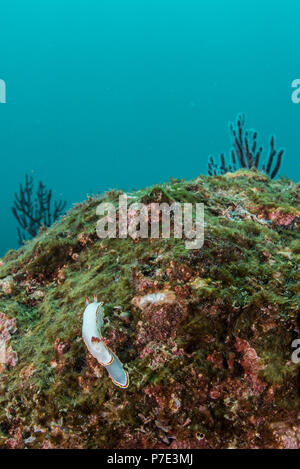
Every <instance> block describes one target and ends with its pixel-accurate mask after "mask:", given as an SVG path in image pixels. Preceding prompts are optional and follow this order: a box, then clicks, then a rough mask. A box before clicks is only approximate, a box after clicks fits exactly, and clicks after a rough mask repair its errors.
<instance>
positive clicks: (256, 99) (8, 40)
mask: <svg viewBox="0 0 300 469" xmlns="http://www.w3.org/2000/svg"><path fill="white" fill-rule="evenodd" d="M299 23H300V3H299V1H298V0H287V1H285V2H282V1H276V0H273V1H268V0H260V1H258V0H251V1H249V0H244V1H241V0H227V1H225V0H209V1H204V0H194V1H192V0H184V1H183V0H181V1H178V0H148V1H145V0H128V1H125V0H94V1H92V0H72V1H71V0H65V1H62V0H51V1H50V0H44V1H41V0H27V1H24V0H0V79H3V80H5V82H6V86H7V102H6V104H0V124H1V134H0V135H1V146H0V155H1V185H0V196H1V218H2V223H1V227H2V229H1V239H0V255H3V254H4V253H5V252H6V251H7V249H9V248H15V247H17V236H16V226H17V224H16V222H15V220H14V218H13V215H12V213H11V208H10V207H11V205H12V202H13V193H14V191H15V190H17V189H18V184H19V183H20V182H22V181H23V179H24V174H25V173H26V172H28V173H32V174H33V175H34V177H35V178H36V180H38V179H42V180H43V181H44V182H45V183H46V184H47V185H48V186H49V187H51V188H52V189H53V191H54V195H55V196H56V197H57V198H60V197H61V198H63V199H67V200H68V206H69V207H70V206H71V205H72V203H75V202H78V201H81V200H83V199H84V198H85V197H86V195H87V194H93V193H99V192H102V191H105V190H107V189H110V188H113V187H119V188H122V189H128V190H130V189H133V188H139V187H143V186H146V185H150V184H153V183H158V182H161V181H164V180H168V179H169V177H170V176H172V177H178V178H183V177H185V178H193V177H195V176H197V175H198V174H200V173H207V157H208V155H210V154H214V155H217V154H219V153H220V152H222V151H227V150H228V149H229V143H230V141H229V135H228V126H227V124H228V121H230V120H234V119H235V117H236V114H237V113H238V112H246V114H247V122H248V124H249V126H250V127H254V128H256V129H257V130H258V131H259V132H260V140H261V142H262V143H263V144H264V145H265V146H266V145H267V142H268V136H269V135H270V134H272V133H274V134H275V136H276V139H277V143H278V146H283V147H284V148H286V155H285V158H284V162H283V165H282V168H281V171H280V174H281V175H287V176H288V177H290V178H292V179H294V180H295V181H299V179H300V177H299V176H300V165H299V163H300V162H299V152H300V104H293V103H292V100H291V94H292V91H293V90H292V88H291V83H292V81H293V80H294V79H297V78H300V65H299V64H300V61H299V55H300V53H299Z"/></svg>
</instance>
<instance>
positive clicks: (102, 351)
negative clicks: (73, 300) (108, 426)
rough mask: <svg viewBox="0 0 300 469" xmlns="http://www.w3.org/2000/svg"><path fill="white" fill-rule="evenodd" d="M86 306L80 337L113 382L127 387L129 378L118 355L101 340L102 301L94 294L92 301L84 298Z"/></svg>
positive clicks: (121, 386)
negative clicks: (99, 301)
mask: <svg viewBox="0 0 300 469" xmlns="http://www.w3.org/2000/svg"><path fill="white" fill-rule="evenodd" d="M86 304H87V306H86V308H85V311H84V313H83V322H82V338H83V340H84V342H85V345H86V346H87V348H88V350H89V352H90V354H91V355H93V357H95V358H96V360H97V361H98V362H99V363H100V364H101V365H103V366H104V367H105V368H106V370H107V371H108V374H109V376H110V377H111V379H112V381H113V383H114V384H115V385H116V386H119V387H120V388H127V387H128V385H129V378H128V373H127V371H125V370H124V368H123V365H122V363H121V362H120V360H119V359H118V357H117V356H116V355H115V354H114V353H113V352H112V351H111V350H110V349H109V347H108V346H107V345H106V344H105V342H104V341H103V337H102V334H101V328H102V324H103V307H102V305H103V303H98V301H97V297H96V296H94V302H93V303H89V302H88V299H87V300H86Z"/></svg>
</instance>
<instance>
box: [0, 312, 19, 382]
mask: <svg viewBox="0 0 300 469" xmlns="http://www.w3.org/2000/svg"><path fill="white" fill-rule="evenodd" d="M16 330H17V326H16V322H15V320H14V319H9V318H8V317H7V316H5V314H3V313H1V312H0V373H3V371H4V370H5V368H6V366H7V365H8V366H12V367H13V366H15V365H16V364H17V361H18V356H17V353H16V352H14V351H13V350H12V348H11V346H8V343H9V340H10V338H11V334H13V333H14V332H16Z"/></svg>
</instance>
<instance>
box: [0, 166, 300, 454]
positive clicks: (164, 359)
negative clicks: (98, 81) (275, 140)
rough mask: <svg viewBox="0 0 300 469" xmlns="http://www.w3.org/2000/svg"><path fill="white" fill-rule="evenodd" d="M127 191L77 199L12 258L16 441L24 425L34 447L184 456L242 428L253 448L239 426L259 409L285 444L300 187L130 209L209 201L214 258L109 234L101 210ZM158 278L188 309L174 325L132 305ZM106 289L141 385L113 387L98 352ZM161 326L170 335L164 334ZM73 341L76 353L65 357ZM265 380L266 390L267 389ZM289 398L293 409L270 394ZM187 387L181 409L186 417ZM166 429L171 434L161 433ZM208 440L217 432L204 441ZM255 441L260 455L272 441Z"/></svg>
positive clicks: (156, 193)
mask: <svg viewBox="0 0 300 469" xmlns="http://www.w3.org/2000/svg"><path fill="white" fill-rule="evenodd" d="M121 194H122V192H120V191H110V192H108V193H106V194H104V195H103V196H101V197H100V196H99V197H98V196H97V197H95V198H89V199H88V200H87V201H85V202H84V203H82V204H79V205H76V206H75V207H74V208H73V209H72V210H70V212H69V213H67V214H66V215H65V217H63V218H62V220H61V221H60V222H58V223H55V224H54V225H53V226H52V227H51V228H50V229H48V230H47V231H44V232H41V233H40V234H39V235H38V236H37V237H36V238H35V239H33V240H31V241H29V242H28V243H26V245H25V246H24V247H22V249H20V250H19V251H10V252H8V253H7V255H6V256H5V257H4V258H3V260H2V261H3V265H2V266H1V267H0V279H1V278H5V277H6V276H8V275H12V276H13V279H14V284H13V287H12V290H11V292H10V293H5V292H4V291H3V292H1V293H0V311H1V312H2V313H4V314H5V315H6V316H7V317H9V318H16V321H17V326H18V331H17V333H16V334H14V336H13V337H12V339H11V342H10V345H11V346H12V348H13V350H15V351H16V352H17V354H18V358H19V361H18V363H17V365H16V366H15V367H8V368H7V369H6V370H5V371H4V372H3V373H2V374H1V375H0V404H1V408H0V445H2V446H3V447H6V446H7V445H9V444H11V443H7V442H10V441H11V440H13V439H14V438H15V436H14V435H15V429H16V428H17V427H18V426H20V428H21V430H22V434H23V439H24V440H26V435H27V434H28V435H31V436H32V440H29V442H28V443H26V442H25V443H24V444H25V446H26V447H36V448H37V447H42V445H43V444H44V445H45V444H47V445H50V447H88V448H93V447H100V448H117V447H129V442H130V441H131V442H132V445H133V446H136V447H156V446H157V447H168V446H170V445H174V443H172V442H173V441H179V442H180V441H181V442H183V441H184V442H185V444H186V445H187V446H188V447H227V446H229V445H230V444H231V443H230V442H232V434H234V435H235V442H236V443H235V445H236V446H237V447H243V445H244V443H243V442H244V440H245V438H248V437H246V436H245V435H246V433H245V432H244V433H243V431H242V430H241V429H240V430H237V426H238V424H239V423H241V422H242V423H245V427H246V426H247V425H250V424H249V422H248V423H247V418H248V417H245V415H248V414H247V413H249V415H250V414H251V415H252V414H255V415H256V416H257V418H260V420H261V422H262V427H261V430H260V431H261V439H260V441H261V443H260V444H261V445H262V446H264V438H265V442H266V441H268V444H270V445H272V444H273V446H274V447H276V445H277V443H276V439H274V440H273V442H271V443H270V441H271V440H270V435H269V433H268V432H269V430H267V428H268V426H269V424H270V422H271V421H272V419H275V420H281V419H286V418H287V412H292V411H295V410H297V409H299V405H300V402H299V396H298V390H297V375H298V369H297V367H296V366H295V365H293V364H292V365H291V364H290V355H291V342H292V340H293V339H294V338H295V337H296V335H297V332H296V331H297V325H298V313H299V308H300V295H299V288H300V287H299V285H300V275H299V254H300V240H299V232H297V231H295V230H291V229H289V227H288V226H287V225H283V224H282V219H281V218H282V214H283V215H284V217H285V218H284V221H285V220H286V219H288V217H290V216H297V214H299V212H300V186H299V184H294V183H292V182H291V181H289V180H287V179H279V180H276V181H272V180H270V179H269V178H268V177H266V176H265V175H263V174H262V173H259V172H257V171H248V170H247V171H245V170H241V171H239V172H237V173H233V174H228V175H224V176H216V177H205V176H199V177H198V178H196V179H195V180H193V181H171V182H170V183H164V184H160V185H157V186H154V187H150V188H146V189H143V190H139V191H136V192H134V193H132V194H130V195H131V196H132V198H131V199H129V201H132V200H133V201H135V202H143V203H151V202H159V203H161V202H168V203H172V202H174V201H176V202H192V203H196V202H199V203H204V204H205V223H206V226H205V243H204V246H203V248H202V249H201V250H199V251H188V250H187V249H186V248H185V244H184V240H174V239H172V238H171V239H169V240H164V239H155V240H148V239H147V240H145V239H143V240H137V241H133V240H131V239H130V238H128V239H122V240H119V239H105V240H100V239H98V238H97V236H96V234H95V228H96V222H97V216H96V207H97V205H98V204H99V203H100V201H105V202H111V203H113V204H115V206H116V207H117V205H118V200H119V195H121ZM277 212H278V213H280V215H281V218H280V217H278V222H277V221H276V216H275V218H274V216H273V215H274V213H275V214H276V213H277ZM272 214H273V215H272ZM298 216H299V215H298ZM144 284H145V285H148V284H149V285H150V286H151V288H152V289H154V290H156V291H159V290H163V289H164V288H166V287H167V288H171V289H173V290H175V291H176V292H177V295H178V298H179V306H178V311H177V310H174V311H173V310H170V311H169V310H168V311H164V313H166V315H167V316H166V319H164V322H163V323H162V326H161V327H158V326H157V328H155V323H154V324H153V323H152V322H151V317H152V314H158V313H157V311H156V310H155V309H154V310H153V311H152V310H151V308H150V310H149V312H148V311H142V310H139V309H138V308H136V307H134V305H133V303H132V299H133V298H134V297H135V296H136V295H138V294H139V289H140V291H142V292H143V293H142V294H145V293H147V292H148V290H147V288H150V287H147V286H145V287H144V286H143V285H144ZM37 292H38V293H37ZM93 293H97V294H98V297H99V299H101V301H103V302H104V311H105V319H104V323H105V325H104V331H105V335H106V336H107V337H109V338H110V340H111V345H110V346H111V347H112V349H113V350H114V351H115V352H117V354H118V356H119V357H120V359H121V360H122V362H123V363H124V364H125V367H126V369H127V370H128V372H129V374H130V380H131V386H130V388H129V389H128V390H126V391H122V390H119V389H115V388H114V387H113V386H112V385H111V383H110V380H109V378H108V377H107V376H106V375H105V373H102V372H101V368H100V369H98V367H97V364H96V363H95V362H94V361H93V360H92V359H91V358H90V357H89V356H88V354H87V350H86V348H85V346H84V344H83V342H82V339H81V320H82V313H83V310H84V298H85V296H86V295H92V294H93ZM158 320H159V318H158ZM172 321H175V322H174V324H176V325H175V326H172ZM168 324H169V325H168ZM143 330H144V331H145V332H143ZM161 330H165V334H166V336H162V337H160V332H161ZM143 334H144V335H143ZM237 337H239V338H241V339H242V340H245V341H247V343H249V344H250V345H251V348H253V349H255V350H256V353H257V355H258V357H259V358H260V368H259V370H256V368H255V367H254V365H253V366H252V365H251V364H248V365H245V361H246V360H247V355H245V356H244V357H243V355H242V354H241V352H237V350H236V345H235V344H236V338H237ZM57 340H59V343H61V344H65V350H64V351H63V352H60V351H59V348H58V345H57V344H58V342H57ZM143 340H145V342H143ZM151 343H152V344H153V347H152V349H151V351H150V352H149V351H147V350H146V349H145V347H146V345H147V344H151ZM249 347H250V346H249ZM174 350H176V351H175V352H174ZM176 354H177V355H176ZM210 356H212V357H213V358H212V359H211V360H212V361H211V360H210V359H208V357H210ZM245 357H246V358H245ZM232 361H233V362H234V363H233V364H232V363H231V362H232ZM247 366H248V368H247ZM251 366H252V368H253V369H252V368H251ZM257 366H258V365H257ZM243 367H244V368H243ZM31 371H32V374H31ZM252 375H255V377H254V378H253V376H252ZM256 379H257V380H261V382H262V383H263V386H262V388H263V390H262V391H260V392H259V393H258V394H257V391H256V390H255V389H254V388H253V386H254V385H253V382H254V381H253V380H256ZM251 380H252V381H251ZM239 386H240V388H241V389H242V391H241V390H239V389H240V388H239ZM273 388H274V389H275V391H274V393H275V397H274V402H276V406H277V407H278V410H274V407H273V406H274V404H273V402H272V400H271V401H270V402H269V401H268V399H267V397H266V396H267V392H268V390H270V389H273ZM270 392H271V391H270ZM272 392H273V391H272ZM172 393H173V394H174V395H176V399H177V400H178V401H180V407H179V409H178V410H176V409H175V410H174V409H172V408H170V403H169V402H171V401H172V399H174V396H173V397H172ZM219 394H220V396H219ZM212 396H213V397H212ZM241 396H242V397H241ZM261 400H263V401H264V400H265V405H264V406H261V407H260V406H259V405H258V402H259V401H261ZM172 402H173V401H172ZM176 402H177V401H176ZM199 408H200V409H202V408H203V409H202V410H201V412H199ZM204 408H205V409H206V410H204ZM197 409H198V410H197ZM280 411H282V412H283V413H282V415H281V414H280V413H279V412H280ZM243 412H244V413H245V412H246V414H243ZM272 412H273V414H272ZM139 414H143V415H144V417H145V419H146V420H145V422H147V421H149V422H148V423H143V420H141V417H139V416H138V415H139ZM203 414H205V417H203ZM243 415H244V416H243ZM249 418H250V417H249ZM290 418H291V419H292V416H291V417H290ZM159 419H160V420H162V422H163V424H159V426H158V427H157V424H156V423H155V422H157V421H158V420H159ZM187 419H189V420H190V423H188V424H186V425H185V426H183V425H184V424H185V421H187ZM243 419H244V420H243ZM160 420H159V421H160ZM246 423H247V425H246ZM160 426H162V427H163V428H164V426H166V427H168V428H169V427H170V429H171V430H170V432H169V433H168V432H167V431H166V432H164V430H162V429H161V428H160ZM36 427H40V428H42V431H41V432H38V431H36V430H34V428H36ZM241 427H243V425H241ZM141 428H142V429H143V430H142V431H141V430H140V429H141ZM245 431H246V430H245ZM197 432H198V433H201V434H203V435H205V437H204V438H203V439H202V438H201V441H200V440H199V435H198V436H197ZM74 435H76V438H75V436H74ZM124 435H127V436H126V438H125V437H124ZM170 435H175V437H176V440H174V439H173V438H172V437H170ZM195 435H196V436H195ZM264 435H265V436H264ZM251 438H252V437H251V436H249V441H248V443H246V444H248V446H249V447H250V446H251V445H255V444H257V442H256V440H255V439H254V440H252V439H251ZM15 439H16V438H15ZM45 442H46V443H45ZM167 442H168V443H167ZM182 444H183V443H182ZM203 445H204V446H203ZM205 445H206V446H205ZM171 447H172V446H171Z"/></svg>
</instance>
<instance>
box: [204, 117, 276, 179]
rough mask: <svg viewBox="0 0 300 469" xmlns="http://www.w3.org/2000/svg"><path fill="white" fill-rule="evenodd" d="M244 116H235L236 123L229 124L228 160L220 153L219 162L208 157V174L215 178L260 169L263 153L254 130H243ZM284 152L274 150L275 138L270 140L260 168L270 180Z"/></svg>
mask: <svg viewBox="0 0 300 469" xmlns="http://www.w3.org/2000/svg"><path fill="white" fill-rule="evenodd" d="M245 121H246V118H245V114H240V115H238V116H237V120H236V123H235V124H233V123H231V124H230V127H229V128H230V133H231V137H232V149H231V155H230V158H229V159H228V161H227V159H226V157H225V155H224V154H223V153H222V154H221V155H220V157H219V162H218V161H216V160H215V159H214V157H212V156H210V157H209V160H208V174H209V175H210V176H215V175H218V174H225V173H228V172H234V171H236V170H237V169H240V168H248V169H251V168H257V169H260V168H259V166H260V160H261V156H262V153H263V147H260V146H259V145H258V133H257V132H256V131H255V130H247V129H245V128H244V127H245ZM283 154H284V150H283V149H281V150H279V151H277V150H276V148H275V138H274V137H273V136H272V137H271V139H270V149H269V154H268V156H267V159H266V163H264V164H263V165H262V167H261V170H262V171H265V172H266V173H267V174H268V175H269V176H270V177H271V178H272V179H273V178H274V177H275V176H276V175H277V173H278V170H279V168H280V165H281V162H282V157H283Z"/></svg>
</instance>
